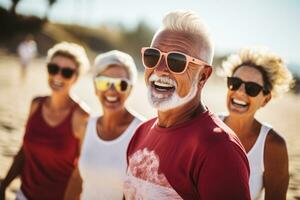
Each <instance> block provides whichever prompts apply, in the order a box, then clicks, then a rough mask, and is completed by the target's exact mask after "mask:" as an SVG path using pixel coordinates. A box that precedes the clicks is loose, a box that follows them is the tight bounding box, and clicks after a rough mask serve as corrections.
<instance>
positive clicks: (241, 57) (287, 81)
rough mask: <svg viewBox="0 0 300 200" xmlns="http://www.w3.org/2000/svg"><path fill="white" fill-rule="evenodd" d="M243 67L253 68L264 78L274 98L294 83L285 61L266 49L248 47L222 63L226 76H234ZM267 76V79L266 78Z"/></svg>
mask: <svg viewBox="0 0 300 200" xmlns="http://www.w3.org/2000/svg"><path fill="white" fill-rule="evenodd" d="M241 66H253V67H255V68H256V69H258V70H259V71H260V72H261V73H262V75H263V78H264V85H265V86H266V85H267V86H268V89H269V91H270V92H271V93H272V95H273V96H278V95H280V94H282V93H284V92H287V91H288V90H289V89H290V88H291V86H292V83H293V76H292V74H291V72H290V71H289V70H288V68H287V67H286V65H285V64H284V62H283V60H282V59H281V58H280V57H279V56H277V55H276V54H274V53H273V52H271V51H270V50H268V49H267V48H266V47H247V48H243V49H241V50H239V51H238V53H236V54H232V55H230V56H229V57H228V58H227V59H226V60H225V61H223V63H222V67H223V70H224V72H225V75H227V76H232V75H233V73H234V72H235V71H236V70H237V69H238V68H239V67H241ZM264 76H265V77H264Z"/></svg>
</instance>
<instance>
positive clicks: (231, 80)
mask: <svg viewBox="0 0 300 200" xmlns="http://www.w3.org/2000/svg"><path fill="white" fill-rule="evenodd" d="M242 84H245V91H246V94H247V95H249V96H251V97H256V96H257V95H258V94H259V93H260V91H263V93H264V94H268V93H269V91H267V90H265V89H264V88H263V86H261V85H259V84H257V83H255V82H251V81H249V82H246V81H243V80H242V79H240V78H237V77H227V87H228V89H230V90H232V91H235V90H238V89H239V88H240V87H241V85H242Z"/></svg>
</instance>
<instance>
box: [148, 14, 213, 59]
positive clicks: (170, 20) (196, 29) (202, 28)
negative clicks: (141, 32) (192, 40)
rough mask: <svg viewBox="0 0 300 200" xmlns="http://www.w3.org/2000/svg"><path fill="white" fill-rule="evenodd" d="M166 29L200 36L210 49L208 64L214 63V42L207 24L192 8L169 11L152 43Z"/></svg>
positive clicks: (205, 46) (205, 45)
mask: <svg viewBox="0 0 300 200" xmlns="http://www.w3.org/2000/svg"><path fill="white" fill-rule="evenodd" d="M164 30H170V31H176V32H184V33H187V34H193V35H197V36H199V37H200V38H201V39H202V40H203V42H204V43H203V45H204V48H206V49H207V50H208V54H209V56H208V58H206V60H205V61H206V62H207V63H208V64H211V63H212V60H213V56H214V44H213V41H212V38H211V35H210V32H209V30H208V28H207V26H206V24H205V23H204V22H203V21H202V19H201V18H200V17H199V16H198V14H197V13H195V12H194V11H191V10H175V11H171V12H169V13H167V14H166V15H165V17H164V19H163V24H162V26H161V27H160V28H159V29H158V30H157V31H156V33H155V35H154V36H153V39H152V43H153V41H154V39H155V38H156V36H157V35H158V34H159V33H160V32H161V31H164Z"/></svg>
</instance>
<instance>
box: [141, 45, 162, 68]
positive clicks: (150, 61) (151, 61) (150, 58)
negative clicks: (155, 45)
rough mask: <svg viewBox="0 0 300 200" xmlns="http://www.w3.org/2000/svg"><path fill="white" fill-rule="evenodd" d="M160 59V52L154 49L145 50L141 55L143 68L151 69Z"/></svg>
mask: <svg viewBox="0 0 300 200" xmlns="http://www.w3.org/2000/svg"><path fill="white" fill-rule="evenodd" d="M159 58H160V52H159V51H158V50H156V49H151V48H149V49H146V50H145V51H144V54H143V61H144V65H145V67H148V68H153V67H155V66H156V65H157V63H158V61H159Z"/></svg>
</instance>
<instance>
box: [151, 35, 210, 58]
mask: <svg viewBox="0 0 300 200" xmlns="http://www.w3.org/2000/svg"><path fill="white" fill-rule="evenodd" d="M151 46H152V47H155V48H158V49H160V50H161V51H163V52H169V51H180V52H182V53H185V54H188V55H190V56H193V57H196V58H199V59H201V60H206V59H205V56H206V54H207V51H206V45H205V42H204V41H203V39H202V38H201V37H200V36H199V35H196V34H191V33H186V32H180V31H172V30H163V31H160V32H158V33H157V34H155V36H154V37H153V40H152V43H151Z"/></svg>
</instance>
